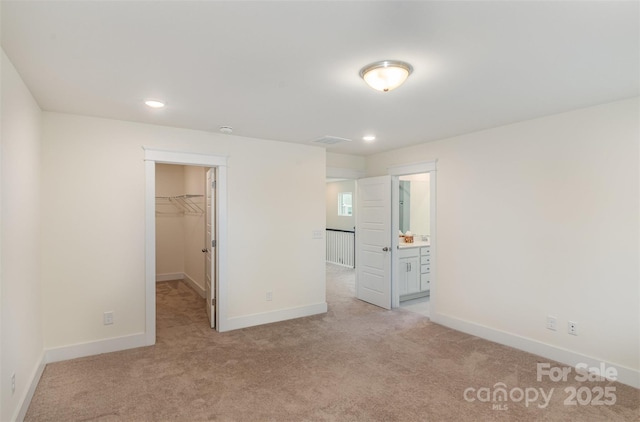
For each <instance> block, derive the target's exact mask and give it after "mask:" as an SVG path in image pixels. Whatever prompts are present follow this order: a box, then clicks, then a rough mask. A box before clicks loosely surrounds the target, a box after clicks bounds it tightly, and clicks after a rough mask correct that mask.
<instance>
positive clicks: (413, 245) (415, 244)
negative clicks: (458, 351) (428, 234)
mask: <svg viewBox="0 0 640 422" xmlns="http://www.w3.org/2000/svg"><path fill="white" fill-rule="evenodd" d="M430 244H431V243H430V242H429V241H426V242H423V241H421V240H416V241H414V242H413V243H404V242H400V243H399V244H398V246H399V247H400V249H407V248H419V247H420V246H429V245H430Z"/></svg>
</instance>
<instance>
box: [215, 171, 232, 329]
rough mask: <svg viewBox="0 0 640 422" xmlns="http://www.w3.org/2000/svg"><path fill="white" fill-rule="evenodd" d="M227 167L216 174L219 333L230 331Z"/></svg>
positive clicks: (217, 319) (217, 318) (217, 311)
mask: <svg viewBox="0 0 640 422" xmlns="http://www.w3.org/2000/svg"><path fill="white" fill-rule="evenodd" d="M227 171H228V169H227V167H226V166H218V172H217V174H216V178H217V179H216V210H217V212H218V218H217V220H216V223H217V227H216V238H217V240H216V242H217V244H216V259H217V260H216V263H217V265H216V271H217V273H218V274H217V276H218V280H217V283H216V289H217V291H216V298H217V299H216V301H217V303H216V305H217V306H216V313H217V317H216V322H217V328H216V329H217V330H218V331H219V332H223V331H229V330H230V328H228V319H227V282H228V281H227V280H228V273H227V268H228V267H227V255H228V253H229V250H228V248H227V245H228V244H229V243H228V236H229V234H228V231H227V212H228V211H227V207H228V204H227Z"/></svg>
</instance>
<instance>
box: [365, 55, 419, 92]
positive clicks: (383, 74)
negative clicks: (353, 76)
mask: <svg viewBox="0 0 640 422" xmlns="http://www.w3.org/2000/svg"><path fill="white" fill-rule="evenodd" d="M411 72H413V67H412V66H411V65H410V64H409V63H405V62H401V61H398V60H382V61H379V62H375V63H371V64H369V65H367V66H365V67H363V68H362V69H361V70H360V77H361V78H362V79H364V81H365V82H366V83H367V84H368V85H369V86H370V87H371V88H373V89H375V90H377V91H383V92H388V91H391V90H392V89H395V88H397V87H399V86H400V85H402V83H403V82H404V81H405V80H407V78H408V77H409V75H411Z"/></svg>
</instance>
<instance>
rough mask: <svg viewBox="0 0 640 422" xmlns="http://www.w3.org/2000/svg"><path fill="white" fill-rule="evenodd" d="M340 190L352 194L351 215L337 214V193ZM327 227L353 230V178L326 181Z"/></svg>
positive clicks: (354, 186)
mask: <svg viewBox="0 0 640 422" xmlns="http://www.w3.org/2000/svg"><path fill="white" fill-rule="evenodd" d="M341 192H351V193H352V194H353V205H354V206H353V214H352V215H351V216H344V215H338V194H339V193H341ZM326 194H327V199H326V203H327V228H328V229H339V230H354V227H355V225H356V217H355V210H356V207H355V204H356V202H355V199H356V182H355V180H343V181H341V182H331V183H327V190H326Z"/></svg>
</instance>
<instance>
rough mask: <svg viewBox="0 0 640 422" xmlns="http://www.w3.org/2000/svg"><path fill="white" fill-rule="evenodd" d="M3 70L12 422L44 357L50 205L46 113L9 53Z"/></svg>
mask: <svg viewBox="0 0 640 422" xmlns="http://www.w3.org/2000/svg"><path fill="white" fill-rule="evenodd" d="M1 68H2V83H1V88H0V91H1V93H2V95H1V97H2V105H1V108H2V116H1V119H2V132H1V136H0V139H1V144H0V157H1V159H0V169H1V172H2V177H1V180H2V183H1V189H0V194H1V213H0V217H1V226H2V236H1V240H0V242H1V245H2V249H1V260H0V286H1V288H0V298H1V301H2V305H1V311H0V312H1V317H0V321H1V329H0V334H1V337H0V353H1V354H0V380H1V383H2V388H0V391H1V393H0V394H1V401H0V420H3V421H9V420H14V419H15V418H16V417H17V416H18V412H19V411H20V406H21V405H22V403H23V402H24V400H25V397H26V395H27V391H28V388H29V386H30V384H31V381H32V380H33V379H34V376H35V374H36V372H37V371H38V368H39V364H40V362H41V360H42V356H43V340H42V339H43V328H42V325H43V323H42V318H43V315H42V291H41V289H42V285H41V272H40V258H41V255H40V247H39V245H40V242H41V236H40V229H41V226H40V214H41V209H42V208H43V207H45V209H46V206H47V203H46V202H45V201H42V200H41V193H42V190H41V173H40V159H41V141H40V137H41V129H42V112H41V111H40V108H39V107H38V104H37V103H36V101H35V100H34V99H33V97H32V96H31V93H30V92H29V90H28V88H27V87H26V86H25V84H24V83H23V81H22V79H21V78H20V76H19V75H18V73H17V72H16V70H15V68H14V67H13V64H12V63H11V62H10V61H9V59H8V58H7V56H6V55H5V54H4V51H3V52H2V63H1ZM70 213H71V214H73V211H70ZM12 374H15V376H16V391H15V393H13V394H12V392H11V381H10V380H11V375H12Z"/></svg>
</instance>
